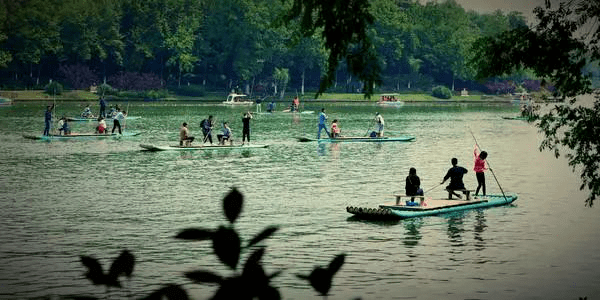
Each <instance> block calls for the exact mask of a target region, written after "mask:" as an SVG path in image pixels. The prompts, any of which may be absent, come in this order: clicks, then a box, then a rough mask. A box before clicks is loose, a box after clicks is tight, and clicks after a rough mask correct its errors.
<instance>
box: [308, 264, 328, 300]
mask: <svg viewBox="0 0 600 300" xmlns="http://www.w3.org/2000/svg"><path fill="white" fill-rule="evenodd" d="M332 280H333V274H331V272H329V270H327V269H323V268H321V267H316V268H315V269H314V270H313V271H312V272H311V273H310V275H309V276H308V281H309V282H310V285H311V286H312V287H313V289H315V291H317V292H319V294H321V295H322V296H327V294H328V293H329V289H331V281H332Z"/></svg>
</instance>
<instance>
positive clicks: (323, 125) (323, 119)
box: [317, 108, 331, 139]
mask: <svg viewBox="0 0 600 300" xmlns="http://www.w3.org/2000/svg"><path fill="white" fill-rule="evenodd" d="M322 129H325V132H326V133H327V137H330V136H331V135H330V134H329V131H328V130H327V115H326V114H325V108H321V112H320V113H319V131H318V133H317V139H320V138H321V130H322Z"/></svg>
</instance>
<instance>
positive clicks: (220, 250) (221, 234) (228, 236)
mask: <svg viewBox="0 0 600 300" xmlns="http://www.w3.org/2000/svg"><path fill="white" fill-rule="evenodd" d="M213 250H214V251H215V254H216V255H217V257H219V259H220V260H221V262H223V263H224V264H225V265H227V266H229V267H230V268H231V269H233V270H235V269H236V268H237V264H238V261H239V259H240V252H241V241H240V237H239V236H238V234H237V232H235V230H233V229H231V228H226V227H223V226H220V227H219V229H218V230H217V232H215V234H214V237H213Z"/></svg>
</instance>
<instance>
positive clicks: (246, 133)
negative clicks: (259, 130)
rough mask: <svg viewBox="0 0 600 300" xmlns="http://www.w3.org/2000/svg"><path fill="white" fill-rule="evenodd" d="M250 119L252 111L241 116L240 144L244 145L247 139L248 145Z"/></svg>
mask: <svg viewBox="0 0 600 300" xmlns="http://www.w3.org/2000/svg"><path fill="white" fill-rule="evenodd" d="M250 120H252V113H250V112H247V113H246V114H245V115H244V117H243V118H242V124H243V127H242V145H244V140H245V139H248V145H250Z"/></svg>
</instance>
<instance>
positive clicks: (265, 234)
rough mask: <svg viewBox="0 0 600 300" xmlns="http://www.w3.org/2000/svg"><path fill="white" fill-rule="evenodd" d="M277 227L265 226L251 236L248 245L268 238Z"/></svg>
mask: <svg viewBox="0 0 600 300" xmlns="http://www.w3.org/2000/svg"><path fill="white" fill-rule="evenodd" d="M278 229H279V228H278V227H276V226H269V227H267V228H265V230H263V231H262V232H261V233H259V234H258V235H256V236H255V237H254V238H252V240H250V242H249V243H248V247H251V246H254V245H256V244H258V243H260V242H261V241H262V240H264V239H267V238H269V237H270V236H271V235H273V233H275V231H277V230H278Z"/></svg>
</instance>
